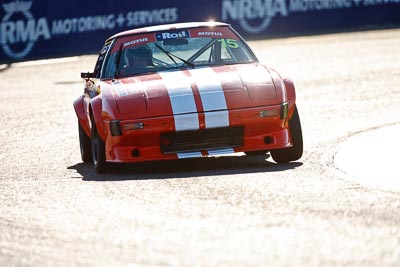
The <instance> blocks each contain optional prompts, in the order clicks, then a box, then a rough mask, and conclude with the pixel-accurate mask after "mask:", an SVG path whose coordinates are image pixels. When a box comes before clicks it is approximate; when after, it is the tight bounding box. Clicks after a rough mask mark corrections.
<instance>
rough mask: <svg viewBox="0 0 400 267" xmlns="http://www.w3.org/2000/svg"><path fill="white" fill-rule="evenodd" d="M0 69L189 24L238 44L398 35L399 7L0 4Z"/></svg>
mask: <svg viewBox="0 0 400 267" xmlns="http://www.w3.org/2000/svg"><path fill="white" fill-rule="evenodd" d="M0 20H1V21H0V23H1V24H0V44H1V47H0V64H4V63H12V62H17V61H26V60H34V59H41V58H52V57H60V56H72V55H82V54H92V53H97V52H98V51H99V50H100V48H101V47H102V44H103V42H104V41H105V39H106V38H108V37H110V36H112V35H113V34H115V33H117V32H121V31H124V30H128V29H133V28H140V27H145V26H150V25H158V24H168V23H177V22H190V21H209V20H214V21H222V22H226V23H230V24H232V26H234V28H235V29H236V30H237V31H238V32H239V33H240V34H241V35H242V36H244V37H245V38H246V39H248V40H252V39H267V38H276V37H284V36H285V37H286V36H300V35H310V34H320V33H329V32H342V31H353V30H357V31H358V30H366V29H372V28H373V29H376V28H389V27H398V26H399V25H400V0H385V1H382V0H215V1H209V0H195V1H193V0H168V1H163V0H158V1H156V0H149V1H131V0H118V1H117V0H103V1H99V0H96V1H95V0H87V1H80V0H69V1H50V0H40V1H39V0H30V1H27V0H25V1H24V0H19V1H18V0H14V1H1V6H0Z"/></svg>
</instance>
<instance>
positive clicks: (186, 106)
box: [159, 71, 200, 131]
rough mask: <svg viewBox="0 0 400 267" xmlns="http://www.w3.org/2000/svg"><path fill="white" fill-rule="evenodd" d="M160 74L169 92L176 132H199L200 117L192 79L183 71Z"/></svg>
mask: <svg viewBox="0 0 400 267" xmlns="http://www.w3.org/2000/svg"><path fill="white" fill-rule="evenodd" d="M159 74H160V76H161V78H162V79H163V81H164V84H165V86H166V88H167V90H168V95H169V99H170V101H171V106H172V112H173V113H174V119H175V129H176V131H187V130H198V129H199V127H200V126H199V116H198V114H197V108H196V103H195V101H194V96H193V91H192V86H191V84H190V79H189V78H188V77H186V76H185V74H184V73H183V72H181V71H173V72H160V73H159Z"/></svg>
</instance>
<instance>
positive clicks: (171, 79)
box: [159, 68, 234, 159]
mask: <svg viewBox="0 0 400 267" xmlns="http://www.w3.org/2000/svg"><path fill="white" fill-rule="evenodd" d="M190 73H191V76H192V79H193V82H194V83H195V84H196V86H197V88H198V90H199V93H200V98H201V102H202V105H203V109H204V114H205V124H206V125H205V126H206V128H208V129H209V128H218V127H228V126H229V112H228V110H227V105H226V100H225V94H224V91H223V89H222V85H221V81H220V80H219V78H218V76H217V74H216V73H215V72H214V71H213V70H212V69H211V68H201V69H194V70H190ZM159 75H160V76H161V78H162V79H163V82H164V84H165V86H166V88H167V91H168V95H169V98H170V101H171V106H172V111H173V115H174V120H175V129H176V131H186V130H198V129H200V122H199V117H198V110H197V108H196V103H195V100H194V95H193V90H192V86H191V80H190V78H189V77H187V76H186V75H185V74H184V73H183V72H181V71H175V72H160V73H159ZM231 153H234V150H233V148H224V149H214V150H209V151H208V154H209V155H211V156H214V155H221V154H231ZM177 156H178V158H179V159H184V158H197V157H202V154H201V152H200V151H196V152H185V153H177Z"/></svg>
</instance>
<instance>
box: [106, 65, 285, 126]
mask: <svg viewBox="0 0 400 267" xmlns="http://www.w3.org/2000/svg"><path fill="white" fill-rule="evenodd" d="M108 87H109V88H110V89H111V91H112V95H113V97H114V99H115V102H116V104H117V108H118V111H119V113H121V114H122V115H132V117H135V118H139V117H141V118H143V117H156V116H167V115H176V114H186V113H192V112H208V111H215V110H231V109H238V108H248V107H255V106H263V105H271V104H275V103H279V102H280V101H279V98H280V92H278V91H277V90H276V88H275V86H274V83H273V80H272V78H271V75H270V72H269V71H268V69H267V68H266V67H265V66H262V65H259V64H246V65H227V66H218V67H206V68H196V69H190V70H175V71H163V72H157V73H153V74H146V75H140V76H135V77H129V78H124V79H118V80H115V81H114V82H109V84H108Z"/></svg>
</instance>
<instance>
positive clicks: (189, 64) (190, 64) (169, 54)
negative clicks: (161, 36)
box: [155, 43, 195, 69]
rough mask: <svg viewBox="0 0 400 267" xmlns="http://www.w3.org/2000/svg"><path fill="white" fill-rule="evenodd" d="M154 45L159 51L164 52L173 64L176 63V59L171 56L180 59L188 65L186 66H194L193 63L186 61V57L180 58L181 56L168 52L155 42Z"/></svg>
mask: <svg viewBox="0 0 400 267" xmlns="http://www.w3.org/2000/svg"><path fill="white" fill-rule="evenodd" d="M155 45H156V46H157V47H158V48H159V49H160V50H161V51H163V53H164V54H166V55H167V56H168V57H169V58H170V59H171V60H172V61H173V62H174V63H175V64H177V63H176V61H175V60H174V58H173V57H175V58H177V59H179V60H180V61H182V62H183V63H185V64H186V65H188V66H189V67H191V68H192V69H194V67H195V66H194V64H193V63H192V62H190V61H187V60H186V59H183V58H181V57H178V56H177V55H174V54H172V53H171V52H169V51H167V50H165V49H164V48H162V47H161V46H160V45H158V44H157V43H155Z"/></svg>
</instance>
